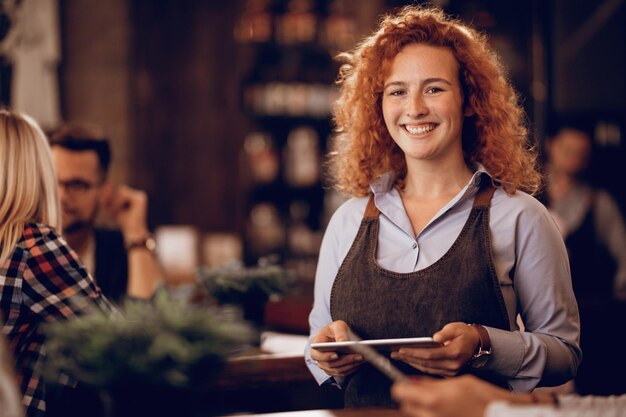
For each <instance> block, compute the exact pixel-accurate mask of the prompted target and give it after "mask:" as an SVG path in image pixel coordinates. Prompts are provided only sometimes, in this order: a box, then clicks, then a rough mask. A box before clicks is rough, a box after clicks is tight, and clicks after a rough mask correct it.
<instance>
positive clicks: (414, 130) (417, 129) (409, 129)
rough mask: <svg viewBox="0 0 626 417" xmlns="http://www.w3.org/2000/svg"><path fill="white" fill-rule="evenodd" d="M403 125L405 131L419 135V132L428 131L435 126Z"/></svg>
mask: <svg viewBox="0 0 626 417" xmlns="http://www.w3.org/2000/svg"><path fill="white" fill-rule="evenodd" d="M404 127H405V128H406V130H407V132H409V133H410V134H412V135H421V134H424V133H428V132H430V131H431V130H433V129H434V128H435V125H426V126H418V127H414V126H409V125H404Z"/></svg>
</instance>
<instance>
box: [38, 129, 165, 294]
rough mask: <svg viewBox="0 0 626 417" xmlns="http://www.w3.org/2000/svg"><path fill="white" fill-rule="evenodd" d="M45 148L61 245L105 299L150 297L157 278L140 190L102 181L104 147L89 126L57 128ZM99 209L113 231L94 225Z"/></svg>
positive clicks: (108, 155)
mask: <svg viewBox="0 0 626 417" xmlns="http://www.w3.org/2000/svg"><path fill="white" fill-rule="evenodd" d="M50 146H51V149H52V159H53V162H54V166H55V170H56V174H57V177H58V183H59V198H60V200H61V209H62V223H63V237H64V238H65V239H66V240H67V243H68V244H69V245H70V246H71V247H72V248H73V249H74V250H75V251H76V252H77V254H78V256H79V257H80V258H81V260H82V261H83V263H84V264H85V265H86V266H87V269H88V271H89V272H90V274H91V275H92V276H93V277H94V279H95V280H96V282H97V284H98V286H99V287H100V288H101V289H102V292H103V293H104V294H105V295H106V296H107V297H108V298H109V299H111V300H113V301H117V302H119V301H120V300H121V298H122V297H123V296H124V295H129V296H131V297H137V298H148V297H150V296H152V294H153V292H154V289H155V287H156V286H157V285H158V284H159V283H160V282H161V281H162V280H163V279H162V278H163V277H162V272H161V269H160V267H159V264H158V262H157V259H156V257H155V253H154V249H155V244H154V239H153V238H152V236H151V235H150V233H149V230H148V226H147V219H146V217H147V204H148V203H147V196H146V193H145V192H143V191H140V190H135V189H132V188H130V187H128V186H126V185H119V186H113V185H112V184H111V183H110V182H109V181H108V180H107V172H108V168H109V163H110V160H111V150H110V145H109V141H108V139H107V138H106V137H105V136H104V134H103V133H102V132H101V131H100V129H97V128H96V127H94V126H88V125H64V126H61V127H60V128H58V129H56V130H55V131H53V132H52V133H51V134H50ZM99 213H102V214H104V215H105V216H107V217H110V218H111V219H112V220H113V221H114V223H115V225H116V226H117V228H118V229H119V230H111V229H104V228H99V227H96V226H95V225H96V218H97V217H98V215H99Z"/></svg>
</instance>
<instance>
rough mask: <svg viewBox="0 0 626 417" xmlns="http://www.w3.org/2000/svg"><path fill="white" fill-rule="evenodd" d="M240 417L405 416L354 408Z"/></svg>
mask: <svg viewBox="0 0 626 417" xmlns="http://www.w3.org/2000/svg"><path fill="white" fill-rule="evenodd" d="M237 416H238V417H403V416H404V414H402V413H401V412H400V410H396V409H388V408H353V409H343V410H304V411H292V412H287V413H271V414H237Z"/></svg>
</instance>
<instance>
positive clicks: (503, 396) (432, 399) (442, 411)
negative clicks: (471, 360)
mask: <svg viewBox="0 0 626 417" xmlns="http://www.w3.org/2000/svg"><path fill="white" fill-rule="evenodd" d="M468 327H469V326H468ZM444 329H445V327H444ZM391 396H392V397H393V398H394V399H395V400H396V401H398V402H399V403H400V408H401V409H402V412H403V413H404V414H406V415H408V416H414V417H426V416H428V417H458V416H463V417H483V415H484V414H485V409H486V408H487V405H488V404H489V403H490V402H491V401H496V400H500V401H507V402H523V401H522V398H518V397H519V396H518V395H516V394H513V393H511V392H510V391H507V390H504V389H501V388H498V387H496V386H494V385H491V384H488V383H487V382H484V381H481V380H480V379H478V378H476V377H474V376H472V375H463V376H460V377H458V378H450V379H432V378H427V377H422V378H417V379H409V380H407V381H403V382H398V383H396V384H394V385H393V387H392V389H391ZM525 402H529V401H525Z"/></svg>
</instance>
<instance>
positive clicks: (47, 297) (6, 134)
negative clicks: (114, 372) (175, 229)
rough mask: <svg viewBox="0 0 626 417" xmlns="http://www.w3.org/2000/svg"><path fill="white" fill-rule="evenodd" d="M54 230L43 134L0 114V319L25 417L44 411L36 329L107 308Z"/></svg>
mask: <svg viewBox="0 0 626 417" xmlns="http://www.w3.org/2000/svg"><path fill="white" fill-rule="evenodd" d="M59 226H60V213H59V201H58V198H57V184H56V176H55V174H54V169H53V165H52V160H51V157H50V149H49V146H48V142H47V139H46V136H45V135H44V133H43V132H42V130H41V129H40V128H39V126H38V125H37V123H36V122H35V121H34V120H33V119H31V118H30V117H28V116H26V115H23V114H20V113H17V112H14V111H10V110H0V315H1V316H2V320H3V322H2V324H3V333H4V334H5V335H6V337H7V339H8V341H9V345H10V349H11V350H12V354H13V357H14V359H15V368H16V371H17V374H18V382H19V385H20V388H21V390H22V396H23V397H22V402H23V404H24V406H25V408H26V413H27V415H28V416H29V417H32V416H42V415H44V414H45V411H46V393H45V383H44V380H43V377H42V374H41V372H42V365H43V361H44V359H45V348H44V336H43V334H42V333H41V329H40V324H41V323H43V322H47V321H54V320H61V319H67V318H70V317H73V316H76V315H77V314H80V313H82V312H84V311H85V310H87V309H90V308H99V309H102V310H104V311H105V312H112V311H113V308H112V307H111V305H110V304H109V302H108V301H107V300H106V299H105V298H104V297H103V296H102V295H101V293H100V290H99V288H98V287H97V286H96V285H95V284H94V281H93V280H92V279H91V277H90V276H89V275H88V273H87V271H86V270H85V268H84V267H83V265H82V264H81V263H80V261H79V260H78V258H77V257H76V254H75V253H74V252H73V251H72V250H71V249H70V248H69V247H68V246H67V244H66V243H65V241H64V240H63V239H62V238H61V237H60V236H59V235H58V234H57V230H58V228H59ZM85 300H91V301H92V302H85ZM66 379H67V378H66ZM60 382H63V381H60ZM65 383H67V381H65Z"/></svg>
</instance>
